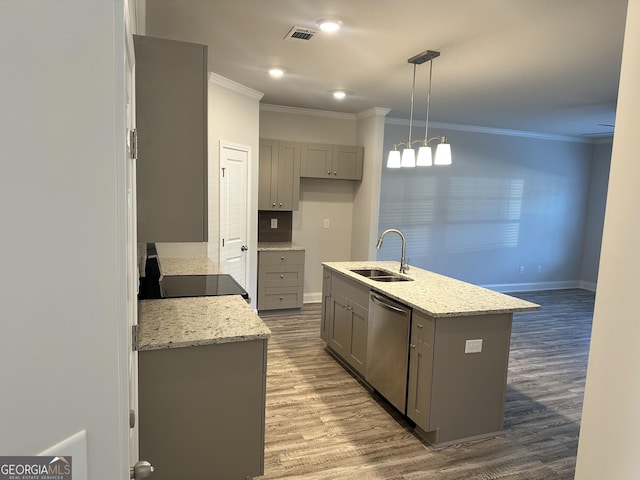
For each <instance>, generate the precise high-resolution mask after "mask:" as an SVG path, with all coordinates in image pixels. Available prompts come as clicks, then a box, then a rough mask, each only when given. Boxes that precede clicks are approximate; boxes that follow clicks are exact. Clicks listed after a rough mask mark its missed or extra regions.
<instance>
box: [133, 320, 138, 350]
mask: <svg viewBox="0 0 640 480" xmlns="http://www.w3.org/2000/svg"><path fill="white" fill-rule="evenodd" d="M131 349H132V350H133V351H134V352H137V351H138V325H132V326H131Z"/></svg>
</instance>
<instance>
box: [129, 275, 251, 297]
mask: <svg viewBox="0 0 640 480" xmlns="http://www.w3.org/2000/svg"><path fill="white" fill-rule="evenodd" d="M221 295H240V296H242V298H244V299H245V300H247V301H249V294H248V293H247V292H246V290H245V289H244V288H242V287H241V286H240V284H239V283H238V282H236V281H235V279H234V278H233V277H232V276H231V275H228V274H226V273H220V274H216V275H166V276H164V277H162V279H160V280H159V281H158V280H154V279H145V278H144V277H143V278H141V279H140V293H139V294H138V298H139V299H140V300H149V299H158V298H180V297H209V296H221Z"/></svg>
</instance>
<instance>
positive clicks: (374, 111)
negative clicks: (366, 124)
mask: <svg viewBox="0 0 640 480" xmlns="http://www.w3.org/2000/svg"><path fill="white" fill-rule="evenodd" d="M390 111H391V109H390V108H382V107H371V108H367V109H366V110H363V111H361V112H358V113H356V119H358V120H362V119H364V118H369V117H386V116H387V113H389V112H390Z"/></svg>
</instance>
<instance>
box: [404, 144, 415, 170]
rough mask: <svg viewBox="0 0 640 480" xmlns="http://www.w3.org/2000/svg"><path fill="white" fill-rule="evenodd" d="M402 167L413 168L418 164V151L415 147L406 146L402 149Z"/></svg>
mask: <svg viewBox="0 0 640 480" xmlns="http://www.w3.org/2000/svg"><path fill="white" fill-rule="evenodd" d="M400 166H401V167H402V168H411V167H415V166H416V151H415V150H414V149H413V148H405V149H404V150H403V151H402V162H400Z"/></svg>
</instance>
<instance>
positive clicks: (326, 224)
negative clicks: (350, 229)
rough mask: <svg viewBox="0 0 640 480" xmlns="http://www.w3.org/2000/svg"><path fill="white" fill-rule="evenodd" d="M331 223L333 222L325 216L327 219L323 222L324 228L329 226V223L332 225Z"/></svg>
mask: <svg viewBox="0 0 640 480" xmlns="http://www.w3.org/2000/svg"><path fill="white" fill-rule="evenodd" d="M330 224H331V222H330V221H329V219H328V218H325V219H324V222H323V223H322V226H323V227H324V228H329V225H330Z"/></svg>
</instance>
